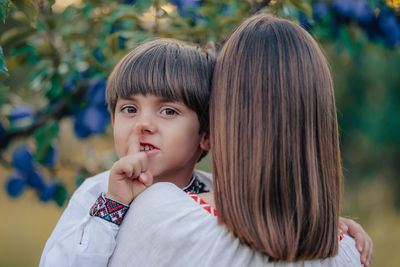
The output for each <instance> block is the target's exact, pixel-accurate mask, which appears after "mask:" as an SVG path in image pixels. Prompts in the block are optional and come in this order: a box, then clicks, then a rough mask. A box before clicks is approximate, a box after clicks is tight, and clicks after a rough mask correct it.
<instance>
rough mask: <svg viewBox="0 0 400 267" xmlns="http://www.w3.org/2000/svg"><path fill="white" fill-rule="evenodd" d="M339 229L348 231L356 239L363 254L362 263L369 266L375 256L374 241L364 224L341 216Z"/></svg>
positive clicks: (344, 231) (358, 248)
mask: <svg viewBox="0 0 400 267" xmlns="http://www.w3.org/2000/svg"><path fill="white" fill-rule="evenodd" d="M339 230H340V231H341V232H342V233H343V234H344V233H348V234H349V235H350V236H351V237H353V238H354V239H355V240H356V248H357V250H358V251H359V252H360V255H361V263H362V264H363V265H364V266H369V265H370V264H371V260H372V258H373V256H374V243H373V242H372V239H371V238H370V237H369V235H368V234H367V233H366V232H365V231H364V229H363V228H362V226H361V225H360V224H358V223H356V222H355V221H353V220H352V219H346V218H343V217H340V218H339Z"/></svg>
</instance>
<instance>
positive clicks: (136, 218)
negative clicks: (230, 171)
mask: <svg viewBox="0 0 400 267" xmlns="http://www.w3.org/2000/svg"><path fill="white" fill-rule="evenodd" d="M198 202H200V200H199V201H198ZM198 202H195V201H194V200H193V199H192V198H191V197H190V196H189V195H187V194H186V193H184V192H183V191H182V190H180V189H179V188H177V187H176V186H174V185H173V184H170V183H158V184H155V185H153V186H152V187H150V188H149V189H147V190H146V191H145V192H143V193H142V194H141V195H140V196H139V197H138V198H137V199H136V200H135V201H134V202H133V204H132V206H131V208H130V209H129V211H128V213H127V215H126V217H125V219H124V222H123V224H122V225H121V228H120V230H119V233H118V237H117V246H116V248H115V252H114V254H113V256H112V258H111V259H110V262H109V266H221V267H223V266H229V267H231V266H238V267H242V266H271V267H272V266H293V267H295V266H307V267H308V266H309V267H311V266H313V267H314V266H341V267H343V266H352V267H353V266H361V263H360V260H359V259H360V254H359V253H358V251H357V250H356V247H355V243H354V240H353V239H352V238H350V237H348V236H347V235H345V236H344V238H343V240H341V241H340V242H339V254H338V255H337V256H335V257H333V258H327V259H322V260H312V261H300V262H294V263H283V262H268V257H266V256H264V255H263V254H261V253H259V252H257V251H255V250H252V249H250V248H249V247H248V246H246V245H243V244H241V243H240V241H239V239H237V238H235V237H234V236H233V235H232V234H231V232H229V231H228V229H227V228H226V227H225V226H222V225H219V224H218V221H217V218H216V217H215V216H214V215H212V214H210V213H209V212H208V211H207V210H206V209H204V207H202V205H199V203H198ZM203 206H204V205H203Z"/></svg>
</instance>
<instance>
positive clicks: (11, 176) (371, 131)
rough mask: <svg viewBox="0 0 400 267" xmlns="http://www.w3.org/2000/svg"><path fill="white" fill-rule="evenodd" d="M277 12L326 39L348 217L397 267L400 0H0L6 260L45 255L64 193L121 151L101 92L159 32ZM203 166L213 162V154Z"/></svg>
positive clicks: (222, 33) (25, 262) (230, 23)
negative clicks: (117, 68)
mask: <svg viewBox="0 0 400 267" xmlns="http://www.w3.org/2000/svg"><path fill="white" fill-rule="evenodd" d="M255 13H270V14H276V15H279V16H282V17H286V18H290V19H292V20H294V21H297V22H298V23H299V24H301V25H302V26H303V27H304V28H305V29H306V30H308V31H309V32H310V33H311V34H312V35H313V36H314V37H315V38H316V39H317V40H318V42H319V43H320V45H321V47H322V49H323V50H324V52H325V54H326V56H327V58H328V61H329V63H330V65H331V70H332V74H333V77H334V82H335V90H336V99H337V109H338V118H339V125H340V138H341V148H342V158H343V167H344V189H345V190H344V196H343V202H342V203H343V204H342V215H343V216H346V217H350V218H353V219H354V220H356V221H357V222H359V223H360V224H361V225H362V226H363V227H364V229H365V230H366V231H367V232H368V233H369V235H370V236H371V237H372V239H373V241H374V245H375V257H374V260H373V262H372V266H400V254H399V253H398V252H399V251H400V244H399V242H398V240H400V226H399V225H400V178H399V174H400V0H397V1H396V0H393V1H389V0H387V1H384V0H332V1H324V0H315V1H314V0H282V1H271V0H269V1H261V0H243V1H239V0H153V1H147V0H136V1H135V0H131V1H127V0H118V1H106V0H96V1H95V0H91V1H90V0H89V1H79V0H75V1H74V0H70V1H62V0H57V1H54V0H0V19H1V22H0V209H1V210H2V211H3V219H2V220H0V229H1V230H0V266H9V267H11V266H37V265H38V263H39V259H40V255H41V252H42V249H43V247H44V244H45V242H46V240H47V238H48V237H49V235H50V233H51V231H52V229H53V228H54V226H55V224H56V222H57V220H58V218H59V217H60V215H61V213H62V211H63V209H64V208H65V207H66V204H67V202H68V199H69V197H70V196H71V194H72V193H73V192H74V190H75V189H76V188H77V186H79V184H81V183H82V181H84V179H85V178H86V177H90V176H91V175H94V174H96V173H99V172H101V171H103V170H106V169H108V168H110V167H111V165H112V163H113V162H114V161H115V160H116V158H117V157H116V154H115V152H114V150H113V141H112V129H111V126H110V119H109V114H108V112H107V108H106V104H105V99H104V92H105V86H106V82H107V77H108V75H109V73H110V71H111V70H112V68H113V66H114V65H115V64H116V63H117V62H118V60H119V59H120V58H121V57H122V56H123V55H124V54H125V53H126V52H127V51H129V50H130V49H132V48H134V47H136V46H137V45H138V44H140V43H142V42H144V41H146V40H151V39H154V38H158V37H171V38H177V39H180V40H184V41H188V42H192V43H196V44H199V45H200V46H208V47H210V46H215V47H216V48H217V50H218V49H219V48H220V47H221V45H222V44H223V41H224V40H225V39H226V38H227V36H229V34H230V32H231V31H232V30H233V29H234V28H235V27H236V26H238V25H239V24H240V23H241V22H242V21H243V19H245V18H247V17H249V16H251V15H252V14H255ZM198 168H200V169H203V170H208V171H210V170H211V166H210V160H209V158H205V159H204V160H203V161H202V162H201V163H199V166H198Z"/></svg>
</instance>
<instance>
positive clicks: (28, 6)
mask: <svg viewBox="0 0 400 267" xmlns="http://www.w3.org/2000/svg"><path fill="white" fill-rule="evenodd" d="M11 2H12V3H13V4H14V5H15V6H16V7H17V9H18V10H20V11H22V12H23V13H24V14H25V16H26V17H27V18H28V19H29V21H30V22H31V25H32V26H33V27H35V19H36V17H37V15H38V8H37V6H36V4H35V3H34V2H33V1H32V0H11Z"/></svg>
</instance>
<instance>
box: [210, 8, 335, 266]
mask: <svg viewBox="0 0 400 267" xmlns="http://www.w3.org/2000/svg"><path fill="white" fill-rule="evenodd" d="M210 113H211V114H210V117H211V125H210V131H211V133H210V137H211V146H212V164H213V176H214V190H215V201H216V207H217V210H218V219H219V222H220V223H224V224H226V225H227V227H228V228H229V229H230V230H231V231H232V232H233V233H234V234H235V235H236V236H237V237H238V238H239V239H240V240H241V241H243V242H244V243H246V244H248V245H249V246H250V247H252V248H254V249H256V250H258V251H260V252H262V253H264V254H266V255H268V256H269V257H270V259H271V260H285V261H297V260H306V259H316V258H326V257H331V256H334V255H336V254H337V252H338V216H339V208H340V207H339V202H340V183H341V177H342V170H341V164H340V151H339V140H338V125H337V118H336V107H335V99H334V90H333V84H332V79H331V75H330V71H329V67H328V64H327V62H326V59H325V57H324V56H323V54H322V52H321V50H320V49H319V47H318V45H317V44H316V42H315V41H314V40H313V38H312V37H311V36H310V35H309V34H308V33H307V32H306V31H304V30H303V29H302V28H301V27H299V26H298V25H297V24H295V23H293V22H290V21H288V20H285V19H279V18H275V17H272V16H267V15H257V16H254V17H251V18H249V19H247V20H246V21H245V22H244V23H243V24H242V25H241V26H239V28H238V29H237V30H236V31H235V32H234V33H233V34H232V35H231V37H230V38H229V39H228V40H227V42H226V43H225V45H224V47H223V49H222V51H221V55H220V56H219V58H218V59H217V64H216V68H215V72H214V81H213V86H212V97H211V106H210Z"/></svg>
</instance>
